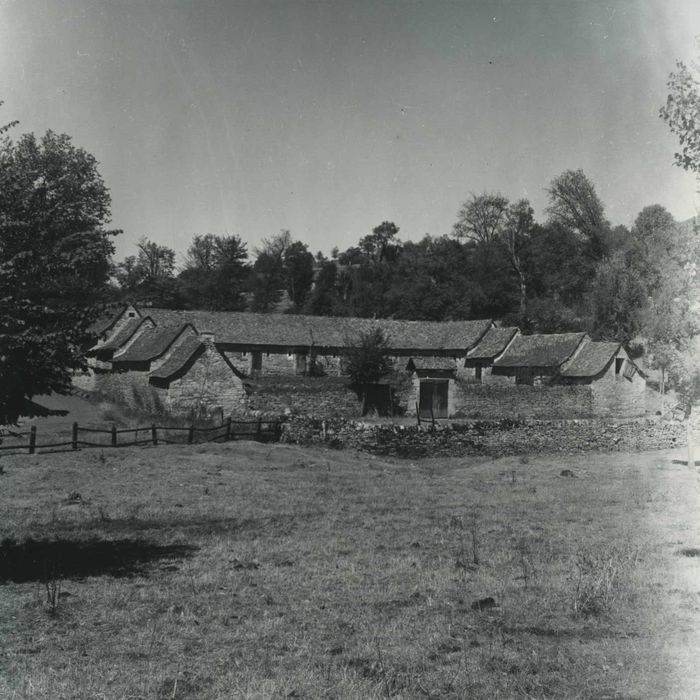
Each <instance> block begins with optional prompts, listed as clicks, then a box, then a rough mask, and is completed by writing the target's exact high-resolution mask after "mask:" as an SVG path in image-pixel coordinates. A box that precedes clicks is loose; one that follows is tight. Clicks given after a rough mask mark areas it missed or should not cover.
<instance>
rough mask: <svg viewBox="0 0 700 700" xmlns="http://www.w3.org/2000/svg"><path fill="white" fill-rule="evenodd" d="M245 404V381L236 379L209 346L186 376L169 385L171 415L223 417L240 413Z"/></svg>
mask: <svg viewBox="0 0 700 700" xmlns="http://www.w3.org/2000/svg"><path fill="white" fill-rule="evenodd" d="M245 405H246V391H245V388H244V386H243V381H242V380H241V379H240V377H238V376H236V374H235V373H234V372H233V370H232V369H231V367H230V366H229V365H228V363H227V362H226V360H225V359H224V358H223V357H222V355H221V353H219V352H218V351H217V350H216V349H215V348H213V347H211V346H208V347H207V348H206V350H205V351H204V353H203V354H202V355H200V356H199V357H198V358H197V359H196V360H195V362H194V364H193V365H192V366H191V367H190V368H189V370H188V371H187V373H186V374H185V375H184V376H182V377H180V378H179V379H175V380H173V381H172V382H170V386H169V387H168V389H167V390H166V392H165V406H166V408H167V409H168V410H169V411H170V412H171V413H180V414H196V415H200V414H202V413H205V414H208V415H211V414H213V413H215V412H219V411H222V412H223V414H224V415H230V414H231V413H236V412H239V411H240V410H241V409H242V408H244V407H245Z"/></svg>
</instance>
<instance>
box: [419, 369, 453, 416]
mask: <svg viewBox="0 0 700 700" xmlns="http://www.w3.org/2000/svg"><path fill="white" fill-rule="evenodd" d="M447 385H448V382H447V380H436V379H423V380H421V383H420V396H419V400H418V410H419V411H420V417H421V418H427V419H430V418H447Z"/></svg>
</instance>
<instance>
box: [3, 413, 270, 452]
mask: <svg viewBox="0 0 700 700" xmlns="http://www.w3.org/2000/svg"><path fill="white" fill-rule="evenodd" d="M281 431H282V421H279V420H262V419H258V420H251V421H234V420H232V419H231V418H229V419H228V420H225V421H224V422H223V423H221V425H215V426H213V427H208V428H197V427H195V426H194V425H189V426H183V427H173V426H158V425H156V424H155V423H154V424H152V425H150V426H147V427H140V428H123V429H120V430H117V427H116V426H114V425H113V426H112V427H111V428H110V429H108V430H105V429H100V428H85V427H80V426H79V425H78V424H77V423H73V428H72V431H71V439H70V440H69V441H56V442H49V443H39V442H37V429H36V426H35V425H33V426H32V427H31V428H30V430H29V432H25V433H17V432H12V433H10V434H9V435H8V438H9V440H10V441H11V442H12V444H3V445H0V456H2V455H4V454H26V453H29V454H30V455H31V454H35V453H37V452H38V451H40V450H41V451H43V452H47V451H49V452H50V451H60V450H65V449H71V450H77V449H79V448H82V447H103V448H104V447H137V446H145V445H192V444H200V443H205V442H228V441H230V440H245V439H249V440H257V441H259V442H276V441H277V440H279V437H280V434H281ZM81 434H82V435H81ZM83 435H85V437H83ZM129 436H133V437H132V439H131V440H129V439H128V437H129ZM52 437H56V436H55V435H54V436H52ZM125 438H126V439H125Z"/></svg>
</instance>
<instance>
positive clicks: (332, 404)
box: [248, 376, 362, 417]
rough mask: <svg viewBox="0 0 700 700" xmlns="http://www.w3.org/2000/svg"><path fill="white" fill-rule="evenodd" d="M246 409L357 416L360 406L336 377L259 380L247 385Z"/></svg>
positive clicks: (282, 412)
mask: <svg viewBox="0 0 700 700" xmlns="http://www.w3.org/2000/svg"><path fill="white" fill-rule="evenodd" d="M249 386H250V391H251V393H250V396H249V397H248V407H249V409H250V410H253V411H260V412H262V413H265V414H277V415H283V414H303V415H308V416H324V417H331V416H345V417H359V416H360V415H361V412H362V403H361V402H360V400H359V398H358V397H357V394H356V393H355V392H354V391H352V389H350V388H349V387H348V385H347V380H345V379H342V378H339V377H303V376H288V377H260V378H259V379H257V380H252V381H251V382H250V385H249Z"/></svg>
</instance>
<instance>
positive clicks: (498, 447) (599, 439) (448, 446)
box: [282, 416, 686, 458]
mask: <svg viewBox="0 0 700 700" xmlns="http://www.w3.org/2000/svg"><path fill="white" fill-rule="evenodd" d="M282 440H283V441H286V442H291V443H296V444H301V445H313V444H319V445H327V446H329V447H334V448H344V449H356V450H361V451H364V452H370V453H373V454H378V455H393V456H397V457H403V458H418V457H438V456H441V457H447V456H450V457H459V456H463V455H478V454H480V455H489V456H501V455H514V454H528V453H534V454H536V453H557V452H560V453H571V452H611V451H623V452H627V451H630V452H632V451H635V452H637V451H643V450H655V449H670V448H674V447H682V446H684V445H685V444H686V427H685V423H683V422H681V421H660V420H654V419H644V420H639V421H631V422H627V423H614V422H604V421H601V420H566V421H564V420H558V421H557V420H532V419H529V420H511V419H501V420H481V421H470V422H464V423H447V424H440V425H437V426H436V427H435V428H433V427H432V426H427V425H425V424H423V425H421V426H418V425H392V424H367V423H361V422H357V421H348V420H345V419H342V418H335V419H326V420H325V421H323V420H321V419H318V418H308V417H301V416H292V417H290V419H289V420H288V421H287V422H286V424H285V425H284V428H283V433H282Z"/></svg>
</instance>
